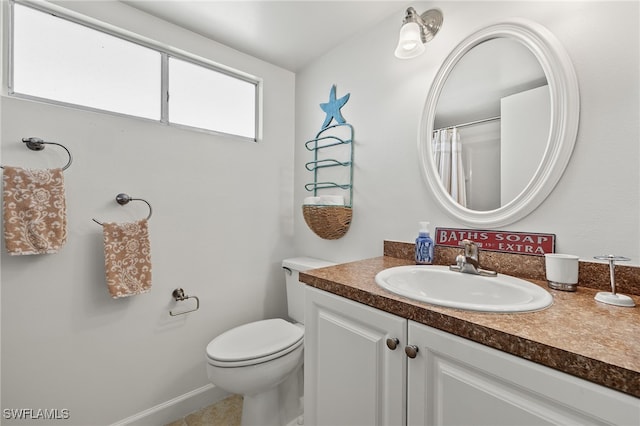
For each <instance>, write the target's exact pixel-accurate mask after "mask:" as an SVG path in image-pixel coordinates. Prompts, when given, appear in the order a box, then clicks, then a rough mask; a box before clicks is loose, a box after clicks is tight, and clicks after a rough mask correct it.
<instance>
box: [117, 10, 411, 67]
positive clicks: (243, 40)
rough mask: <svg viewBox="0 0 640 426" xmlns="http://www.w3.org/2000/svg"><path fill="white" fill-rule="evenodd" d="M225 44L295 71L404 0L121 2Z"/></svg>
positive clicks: (383, 15)
mask: <svg viewBox="0 0 640 426" xmlns="http://www.w3.org/2000/svg"><path fill="white" fill-rule="evenodd" d="M121 1H123V2H124V3H126V4H128V5H130V6H133V7H135V8H137V9H139V10H142V11H144V12H147V13H149V14H151V15H154V16H156V17H158V18H161V19H164V20H165V21H169V22H171V23H173V24H176V25H179V26H181V27H184V28H186V29H189V30H191V31H193V32H196V33H198V34H200V35H203V36H205V37H208V38H210V39H212V40H215V41H217V42H219V43H222V44H224V45H226V46H229V47H232V48H234V49H236V50H238V51H241V52H244V53H246V54H248V55H251V56H254V57H257V58H260V59H262V60H264V61H267V62H269V63H272V64H275V65H277V66H280V67H282V68H285V69H288V70H290V71H293V72H296V71H299V70H300V69H302V68H303V67H304V66H305V65H307V64H308V63H310V62H311V61H313V59H315V58H317V57H319V56H321V55H323V54H324V53H326V52H328V51H329V50H331V49H332V48H334V47H335V46H337V45H339V44H340V43H341V42H342V41H344V40H345V39H348V38H350V37H352V36H354V35H355V34H357V33H358V32H360V31H362V30H364V29H366V28H368V27H371V26H374V25H375V24H376V23H378V22H380V21H382V20H384V19H385V18H387V17H389V16H391V15H394V14H395V15H397V17H398V29H399V28H400V25H401V24H402V18H403V17H404V11H405V9H406V7H407V4H408V2H406V1H404V0H391V1H367V0H341V1H337V0H325V1H306V0H289V1H271V0H258V1H256V0H254V1H244V0H235V1H232V0H226V1H215V0H162V1H158V0H121Z"/></svg>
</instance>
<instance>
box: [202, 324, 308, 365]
mask: <svg viewBox="0 0 640 426" xmlns="http://www.w3.org/2000/svg"><path fill="white" fill-rule="evenodd" d="M303 337H304V330H303V329H302V328H301V327H298V326H295V325H293V324H292V323H290V322H288V321H285V320H283V319H280V318H275V319H268V320H262V321H256V322H252V323H249V324H244V325H241V326H238V327H236V328H233V329H231V330H228V331H226V332H224V333H222V334H221V335H219V336H218V337H216V338H215V339H213V340H212V341H211V342H210V343H209V344H208V345H207V357H208V358H209V359H210V360H211V361H217V362H218V363H219V362H223V363H224V362H237V361H249V360H253V361H256V362H261V361H262V360H261V358H266V357H268V358H269V359H272V358H274V356H273V355H274V354H277V353H279V352H288V351H290V350H292V349H293V348H295V347H296V346H298V345H299V344H301V343H302V339H303Z"/></svg>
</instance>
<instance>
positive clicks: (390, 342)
mask: <svg viewBox="0 0 640 426" xmlns="http://www.w3.org/2000/svg"><path fill="white" fill-rule="evenodd" d="M399 344H400V340H398V338H397V337H389V338H388V339H387V347H388V348H389V349H391V350H392V351H394V350H395V349H396V348H397V347H398V345H399Z"/></svg>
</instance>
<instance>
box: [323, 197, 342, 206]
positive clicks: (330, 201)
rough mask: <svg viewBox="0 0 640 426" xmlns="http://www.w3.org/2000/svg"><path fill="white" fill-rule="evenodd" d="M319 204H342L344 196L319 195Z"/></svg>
mask: <svg viewBox="0 0 640 426" xmlns="http://www.w3.org/2000/svg"><path fill="white" fill-rule="evenodd" d="M319 204H322V205H325V206H344V197H343V196H342V195H321V196H320V203H319Z"/></svg>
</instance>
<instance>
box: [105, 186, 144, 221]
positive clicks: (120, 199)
mask: <svg viewBox="0 0 640 426" xmlns="http://www.w3.org/2000/svg"><path fill="white" fill-rule="evenodd" d="M129 201H142V202H144V203H146V204H147V206H148V207H149V215H148V216H147V220H149V219H151V215H152V214H153V209H152V208H151V204H149V202H148V201H147V200H144V199H142V198H132V197H130V196H129V195H128V194H125V193H123V192H121V193H120V194H118V195H116V202H117V203H118V204H120V205H121V206H124V205H125V204H127V203H129ZM92 220H93V221H94V222H95V223H97V224H98V225H104V223H103V222H100V221H99V220H97V219H95V218H94V219H92Z"/></svg>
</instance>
